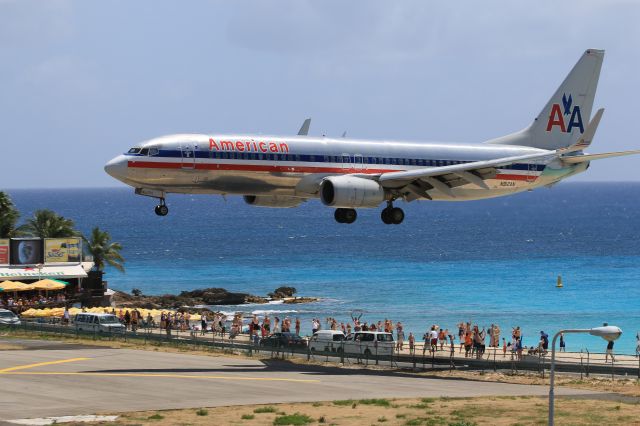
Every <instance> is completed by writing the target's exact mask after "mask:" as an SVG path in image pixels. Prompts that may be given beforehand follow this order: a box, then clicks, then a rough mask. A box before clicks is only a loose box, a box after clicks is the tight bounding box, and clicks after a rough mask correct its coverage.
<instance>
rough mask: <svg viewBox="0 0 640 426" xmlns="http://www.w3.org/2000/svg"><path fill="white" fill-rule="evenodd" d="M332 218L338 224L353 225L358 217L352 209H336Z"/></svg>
mask: <svg viewBox="0 0 640 426" xmlns="http://www.w3.org/2000/svg"><path fill="white" fill-rule="evenodd" d="M333 217H334V218H335V219H336V222H338V223H353V222H355V221H356V218H357V217H358V213H356V211H355V210H354V209H336V211H335V213H334V214H333Z"/></svg>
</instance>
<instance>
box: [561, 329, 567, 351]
mask: <svg viewBox="0 0 640 426" xmlns="http://www.w3.org/2000/svg"><path fill="white" fill-rule="evenodd" d="M565 345H566V343H565V341H564V333H560V352H566V350H565Z"/></svg>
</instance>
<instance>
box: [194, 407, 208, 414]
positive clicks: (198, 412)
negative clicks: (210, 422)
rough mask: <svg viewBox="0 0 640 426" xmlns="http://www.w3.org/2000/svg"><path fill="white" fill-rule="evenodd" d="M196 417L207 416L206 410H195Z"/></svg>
mask: <svg viewBox="0 0 640 426" xmlns="http://www.w3.org/2000/svg"><path fill="white" fill-rule="evenodd" d="M196 415H198V416H208V415H209V412H208V411H207V410H205V409H204V408H201V409H199V410H196Z"/></svg>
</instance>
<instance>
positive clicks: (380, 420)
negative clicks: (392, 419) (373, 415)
mask: <svg viewBox="0 0 640 426" xmlns="http://www.w3.org/2000/svg"><path fill="white" fill-rule="evenodd" d="M386 421H387V418H386V417H385V416H382V417H378V422H380V423H384V422H386Z"/></svg>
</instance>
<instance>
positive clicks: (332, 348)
mask: <svg viewBox="0 0 640 426" xmlns="http://www.w3.org/2000/svg"><path fill="white" fill-rule="evenodd" d="M343 340H344V333H343V332H342V331H338V330H320V331H318V332H317V333H315V334H314V335H313V336H311V339H309V350H310V351H311V352H340V351H341V350H342V341H343Z"/></svg>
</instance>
